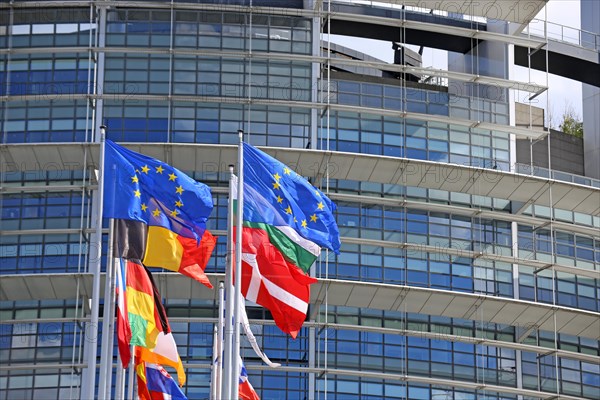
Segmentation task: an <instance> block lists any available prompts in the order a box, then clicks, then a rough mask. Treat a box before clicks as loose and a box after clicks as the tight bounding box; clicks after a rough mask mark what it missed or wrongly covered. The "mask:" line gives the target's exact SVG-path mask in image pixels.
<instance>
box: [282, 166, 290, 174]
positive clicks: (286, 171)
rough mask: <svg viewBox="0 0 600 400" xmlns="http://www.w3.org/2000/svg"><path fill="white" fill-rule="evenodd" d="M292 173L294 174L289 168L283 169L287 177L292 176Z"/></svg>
mask: <svg viewBox="0 0 600 400" xmlns="http://www.w3.org/2000/svg"><path fill="white" fill-rule="evenodd" d="M290 172H292V170H291V169H289V168H288V167H285V168H284V169H283V173H284V174H285V175H289V174H290Z"/></svg>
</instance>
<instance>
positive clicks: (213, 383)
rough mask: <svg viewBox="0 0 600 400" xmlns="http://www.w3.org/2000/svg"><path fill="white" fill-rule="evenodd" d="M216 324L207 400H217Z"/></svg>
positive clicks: (217, 334)
mask: <svg viewBox="0 0 600 400" xmlns="http://www.w3.org/2000/svg"><path fill="white" fill-rule="evenodd" d="M219 291H221V288H219ZM217 325H218V322H217V323H215V326H214V328H213V355H212V364H211V365H210V396H209V399H210V400H217V399H218V397H217V385H218V382H217V373H218V372H217V370H218V367H219V366H218V365H217V362H218V357H219V356H218V354H219V353H217V340H218V339H217V338H218V336H219V333H218V330H219V329H218V328H217Z"/></svg>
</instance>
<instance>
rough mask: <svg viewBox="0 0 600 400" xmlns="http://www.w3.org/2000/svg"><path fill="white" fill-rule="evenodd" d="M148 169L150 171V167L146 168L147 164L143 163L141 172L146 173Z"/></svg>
mask: <svg viewBox="0 0 600 400" xmlns="http://www.w3.org/2000/svg"><path fill="white" fill-rule="evenodd" d="M148 171H150V168H148V166H147V165H144V166H143V167H142V172H143V173H145V174H146V175H148Z"/></svg>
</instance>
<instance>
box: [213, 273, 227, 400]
mask: <svg viewBox="0 0 600 400" xmlns="http://www.w3.org/2000/svg"><path fill="white" fill-rule="evenodd" d="M224 312H225V287H224V286H223V282H221V283H219V319H218V324H219V325H218V327H217V365H216V367H217V382H216V385H215V394H216V397H215V400H221V398H222V397H221V385H222V380H223V328H224V326H225V314H224Z"/></svg>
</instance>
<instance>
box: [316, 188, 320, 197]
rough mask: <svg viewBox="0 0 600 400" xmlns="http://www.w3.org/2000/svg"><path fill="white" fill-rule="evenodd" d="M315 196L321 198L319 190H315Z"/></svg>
mask: <svg viewBox="0 0 600 400" xmlns="http://www.w3.org/2000/svg"><path fill="white" fill-rule="evenodd" d="M315 195H316V196H319V197H321V193H319V191H318V190H317V189H315Z"/></svg>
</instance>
